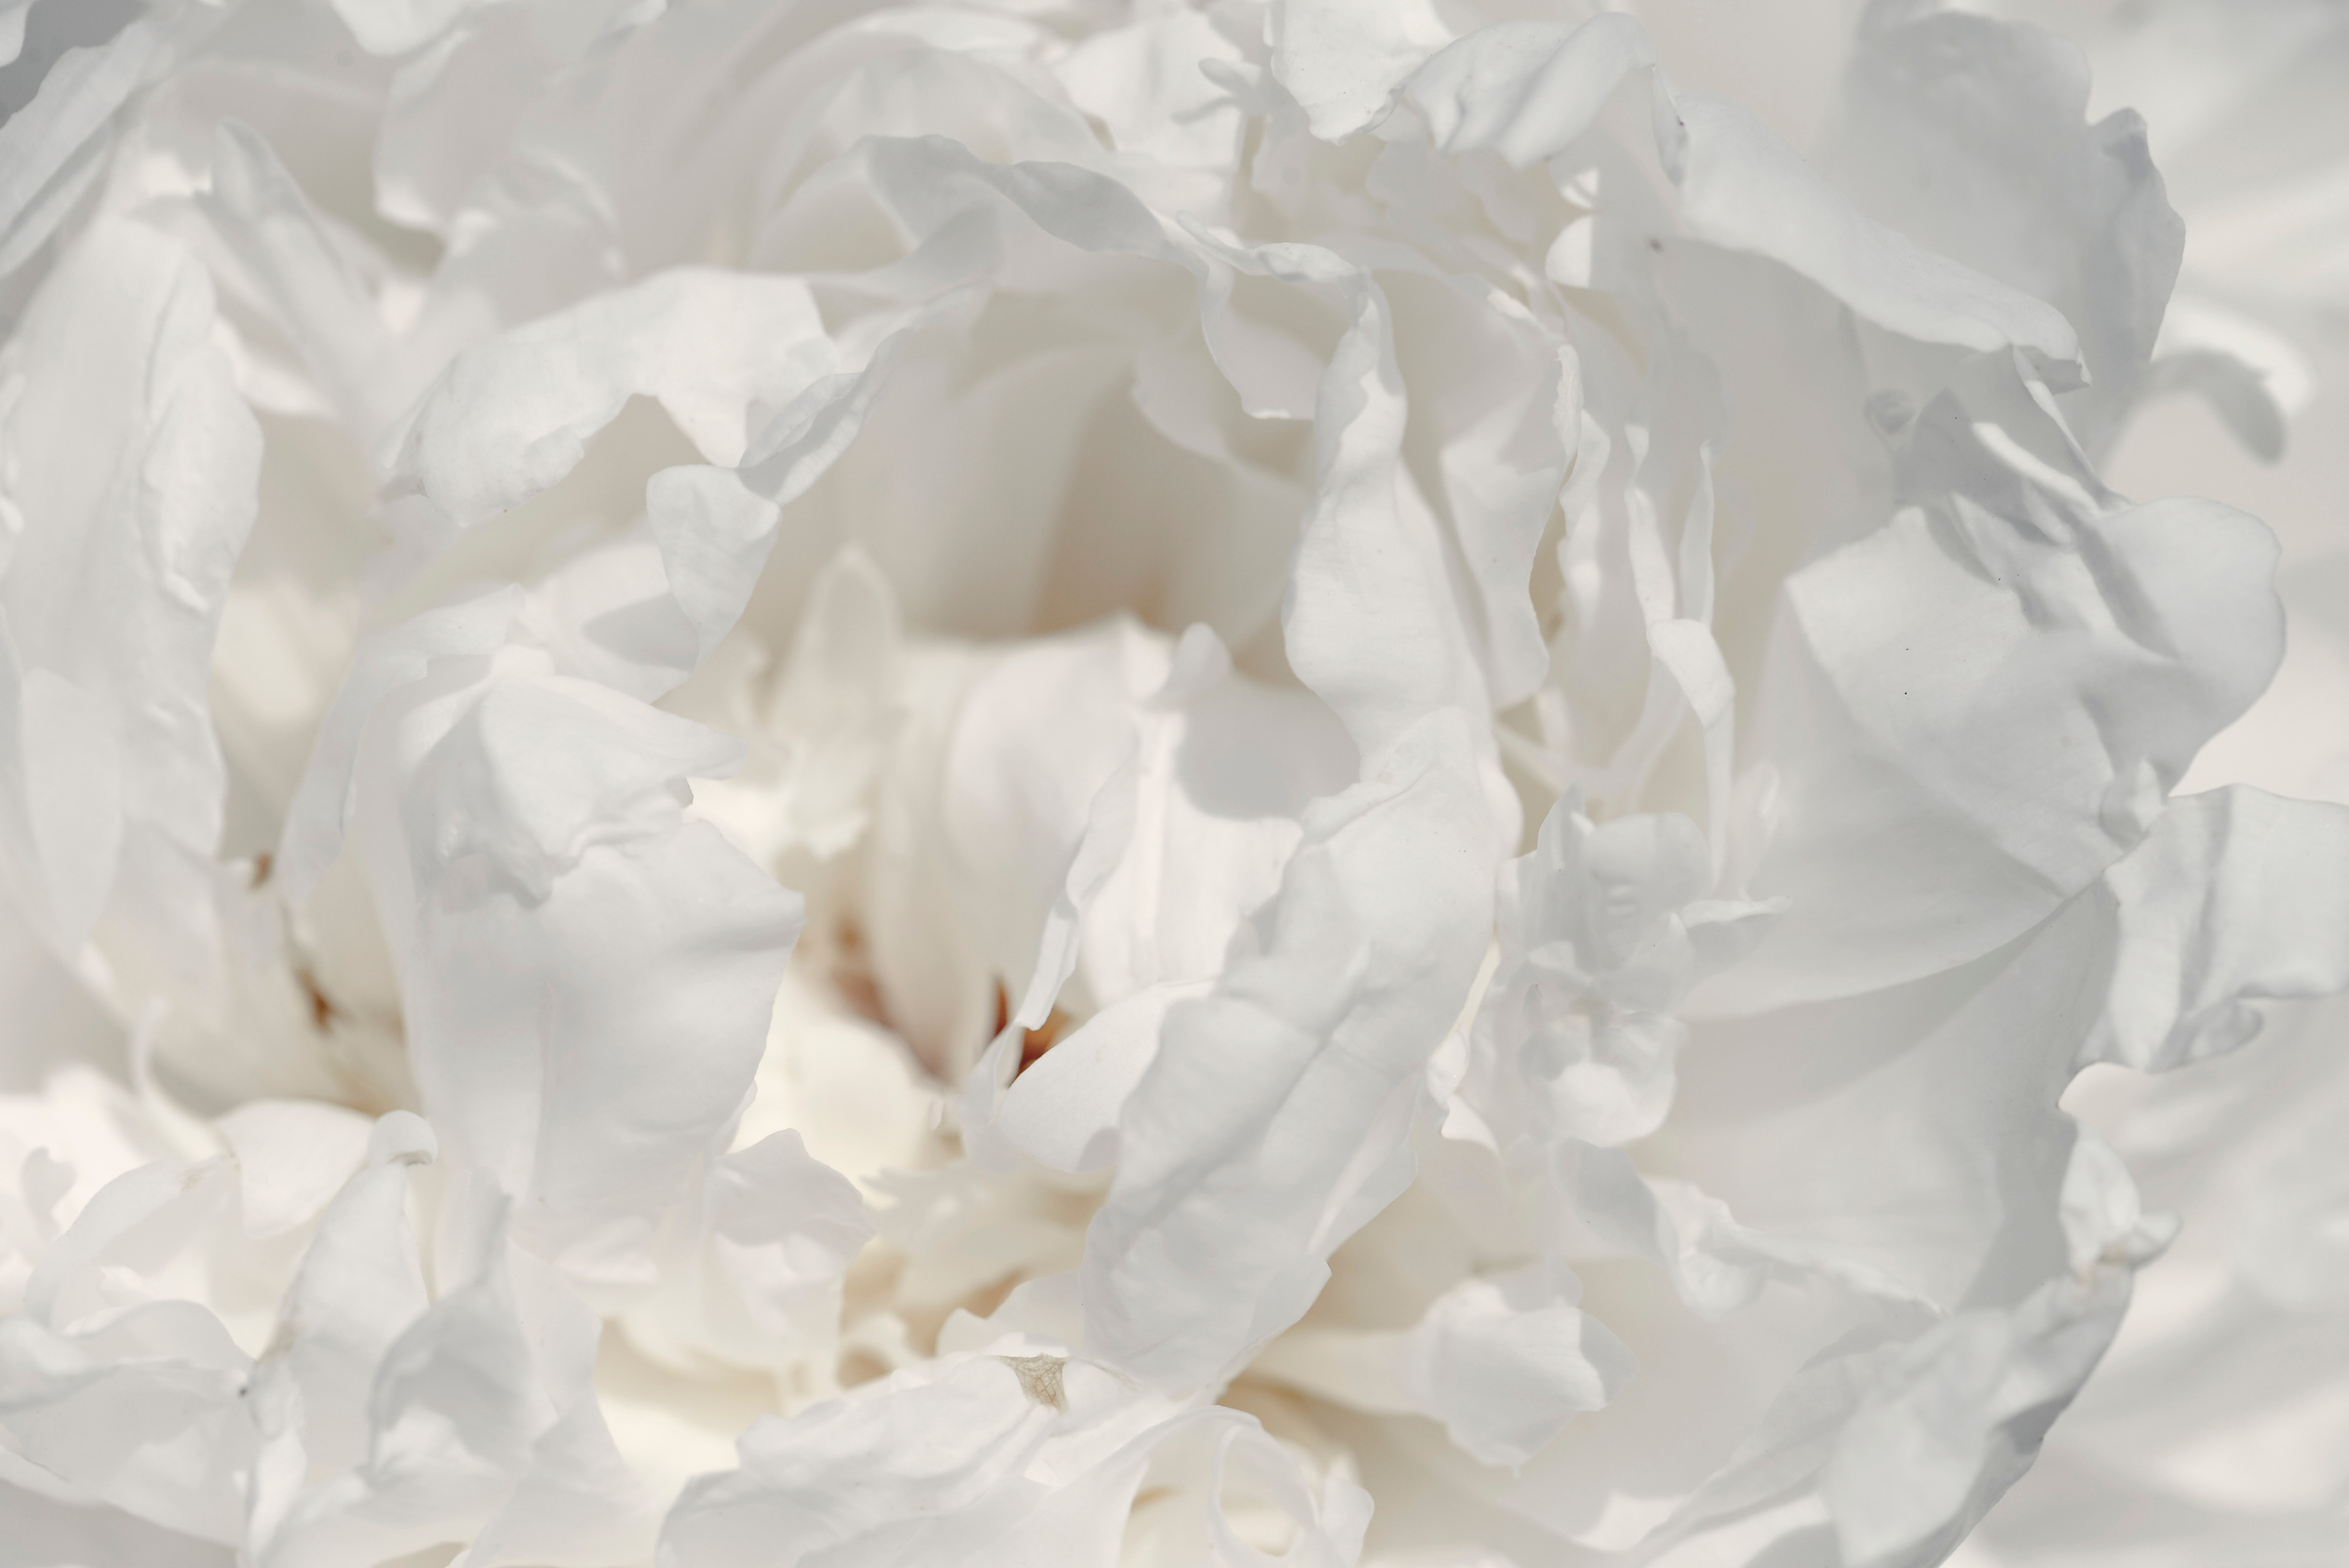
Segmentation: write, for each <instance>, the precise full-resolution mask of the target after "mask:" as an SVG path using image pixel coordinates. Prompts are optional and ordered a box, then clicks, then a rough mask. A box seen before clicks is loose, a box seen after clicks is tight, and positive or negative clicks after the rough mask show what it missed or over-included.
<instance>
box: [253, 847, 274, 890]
mask: <svg viewBox="0 0 2349 1568" xmlns="http://www.w3.org/2000/svg"><path fill="white" fill-rule="evenodd" d="M276 864H277V862H276V860H275V858H274V857H272V856H271V855H270V854H269V852H268V851H267V850H265V849H264V850H263V851H262V852H261V853H260V854H259V855H256V856H254V857H253V889H254V891H255V892H257V893H258V892H259V891H261V889H262V888H263V887H264V886H266V885H267V884H268V880H269V872H270V871H271V870H273V869H275V868H276Z"/></svg>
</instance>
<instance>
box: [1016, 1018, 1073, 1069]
mask: <svg viewBox="0 0 2349 1568" xmlns="http://www.w3.org/2000/svg"><path fill="white" fill-rule="evenodd" d="M1068 1026H1069V1015H1068V1014H1066V1013H1064V1012H1062V1011H1061V1010H1060V1009H1059V1008H1057V1007H1056V1008H1054V1009H1053V1010H1052V1011H1051V1012H1049V1013H1047V1014H1045V1015H1044V1022H1043V1023H1041V1024H1039V1025H1036V1026H1035V1027H1034V1028H1033V1029H1025V1030H1023V1031H1021V1034H1020V1065H1018V1066H1016V1067H1014V1068H1013V1069H1012V1073H1011V1075H1012V1076H1013V1077H1015V1078H1016V1077H1018V1076H1019V1075H1020V1074H1021V1073H1023V1072H1026V1071H1027V1070H1028V1069H1029V1068H1030V1067H1033V1066H1034V1065H1036V1063H1037V1062H1039V1061H1041V1060H1042V1059H1043V1055H1044V1053H1045V1052H1047V1051H1049V1050H1051V1049H1052V1047H1053V1046H1054V1045H1056V1044H1057V1043H1059V1041H1060V1037H1061V1031H1062V1030H1063V1029H1065V1028H1067V1027H1068Z"/></svg>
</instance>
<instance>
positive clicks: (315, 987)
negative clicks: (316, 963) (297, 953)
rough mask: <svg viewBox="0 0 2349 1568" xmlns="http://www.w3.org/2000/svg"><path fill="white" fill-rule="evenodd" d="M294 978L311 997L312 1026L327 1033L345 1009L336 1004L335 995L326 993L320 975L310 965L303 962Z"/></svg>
mask: <svg viewBox="0 0 2349 1568" xmlns="http://www.w3.org/2000/svg"><path fill="white" fill-rule="evenodd" d="M294 979H295V980H296V981H297V982H299V983H300V984H301V985H302V994H303V995H304V996H306V997H307V998H309V1004H310V1025H311V1026H312V1027H314V1028H315V1029H317V1031H318V1032H319V1033H321V1034H324V1033H326V1032H327V1031H328V1030H329V1029H332V1028H333V1027H334V1026H335V1021H336V1020H337V1019H340V1018H341V1017H342V1016H343V1010H342V1009H341V1008H339V1007H337V1006H336V1005H335V1002H334V998H333V997H331V996H329V995H327V994H326V989H325V987H324V986H322V985H319V984H318V977H317V976H316V975H315V974H313V973H311V971H310V966H309V965H307V964H303V965H301V966H300V967H299V968H297V969H296V970H295V971H294Z"/></svg>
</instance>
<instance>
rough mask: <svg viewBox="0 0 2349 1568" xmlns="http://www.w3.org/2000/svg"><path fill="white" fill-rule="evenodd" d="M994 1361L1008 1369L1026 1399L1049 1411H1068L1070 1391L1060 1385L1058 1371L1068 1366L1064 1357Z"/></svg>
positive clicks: (1017, 1357) (1005, 1357)
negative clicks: (1018, 1383)
mask: <svg viewBox="0 0 2349 1568" xmlns="http://www.w3.org/2000/svg"><path fill="white" fill-rule="evenodd" d="M995 1359H996V1360H998V1361H1000V1362H1002V1363H1003V1364H1004V1365H1005V1366H1007V1367H1009V1368H1011V1370H1012V1374H1013V1376H1015V1377H1017V1378H1018V1379H1019V1380H1020V1391H1021V1392H1022V1393H1024V1394H1026V1395H1027V1396H1028V1397H1029V1398H1031V1399H1033V1400H1034V1401H1035V1402H1036V1403H1037V1404H1039V1405H1043V1406H1045V1407H1046V1408H1047V1409H1051V1410H1066V1409H1068V1408H1069V1392H1068V1389H1067V1388H1065V1387H1062V1385H1061V1369H1062V1368H1063V1367H1065V1366H1067V1365H1068V1364H1069V1361H1068V1358H1067V1357H1066V1356H1058V1355H999V1356H997V1357H995Z"/></svg>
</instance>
